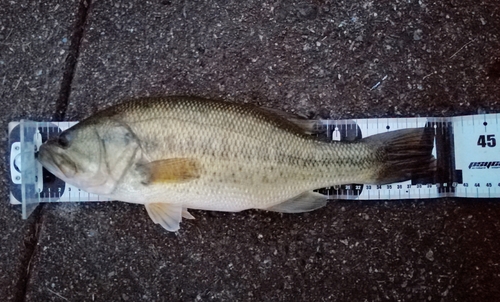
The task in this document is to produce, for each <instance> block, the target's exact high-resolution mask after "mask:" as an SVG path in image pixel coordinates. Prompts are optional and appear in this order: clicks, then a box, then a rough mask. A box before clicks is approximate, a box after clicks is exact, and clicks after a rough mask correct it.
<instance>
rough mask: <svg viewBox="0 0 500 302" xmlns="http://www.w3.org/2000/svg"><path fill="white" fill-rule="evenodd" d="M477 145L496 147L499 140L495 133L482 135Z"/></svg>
mask: <svg viewBox="0 0 500 302" xmlns="http://www.w3.org/2000/svg"><path fill="white" fill-rule="evenodd" d="M477 145H478V146H481V147H483V148H484V147H486V146H488V147H495V146H496V145H497V140H496V139H495V134H488V135H480V136H479V139H478V140H477Z"/></svg>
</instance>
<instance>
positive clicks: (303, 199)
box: [266, 192, 327, 213]
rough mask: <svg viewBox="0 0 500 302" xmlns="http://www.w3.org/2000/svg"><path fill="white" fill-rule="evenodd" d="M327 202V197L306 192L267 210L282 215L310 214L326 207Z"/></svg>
mask: <svg viewBox="0 0 500 302" xmlns="http://www.w3.org/2000/svg"><path fill="white" fill-rule="evenodd" d="M326 201H327V198H326V196H325V195H322V194H319V193H316V192H304V193H302V194H300V195H298V196H295V197H294V198H292V199H289V200H287V201H285V202H282V203H280V204H277V205H275V206H272V207H270V208H268V209H266V210H268V211H274V212H282V213H302V212H309V211H313V210H316V209H319V208H322V207H324V206H325V205H326Z"/></svg>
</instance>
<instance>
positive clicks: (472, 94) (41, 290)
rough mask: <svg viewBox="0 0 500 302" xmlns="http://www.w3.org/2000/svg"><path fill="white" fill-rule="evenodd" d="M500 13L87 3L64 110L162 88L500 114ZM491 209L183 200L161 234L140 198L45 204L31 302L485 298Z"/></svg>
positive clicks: (491, 251) (83, 112)
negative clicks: (179, 216) (197, 205)
mask: <svg viewBox="0 0 500 302" xmlns="http://www.w3.org/2000/svg"><path fill="white" fill-rule="evenodd" d="M499 23H500V18H499V11H498V10H497V9H496V3H495V1H482V2H480V3H477V2H476V1H461V2H460V3H455V2H454V1H445V2H439V3H427V2H425V1H418V2H417V1H404V2H401V1H400V2H390V3H389V2H384V3H374V2H357V1H344V2H336V1H332V2H330V1H320V2H318V1H291V2H287V3H281V2H270V1H245V2H244V3H243V2H237V1H205V2H203V3H195V2H185V1H147V2H143V1H123V2H120V3H112V2H108V1H95V2H92V3H91V5H90V9H89V14H88V19H87V25H86V27H85V33H84V36H83V40H82V44H81V47H80V56H79V60H78V65H77V67H76V70H75V78H74V81H73V85H72V90H71V96H70V103H69V107H68V111H67V115H66V119H69V120H71V119H81V118H83V117H85V116H88V115H89V114H91V113H93V112H95V111H96V110H97V109H100V108H103V107H105V106H107V105H109V104H114V103H117V102H119V101H121V100H124V99H128V98H132V97H140V96H146V95H166V94H168V95H170V94H185V95H197V96H204V97H211V98H222V99H227V100H231V101H235V102H252V103H259V104H263V105H265V106H267V107H273V108H276V109H285V110H289V111H295V112H299V113H304V114H307V115H309V116H311V117H336V118H338V117H342V118H350V117H381V116H390V117H397V116H415V115H423V116H428V115H433V116H443V115H444V116H451V115H457V114H467V113H476V112H477V111H478V110H480V111H486V112H499V109H500V102H499V101H500V93H499V92H500V91H499V88H498V87H499V86H498V84H499V71H498V69H499V68H498V66H499V62H500V54H499V53H498V49H500V48H499V44H500V40H499V35H498V30H497V29H498V28H499V25H500V24H499ZM386 76H387V78H385V77H386ZM384 78H385V80H382V79H384ZM378 82H381V84H380V85H379V86H377V87H376V88H373V87H374V86H375V85H376V84H377V83H378ZM372 88H373V89H372ZM499 212H500V205H499V204H498V201H496V200H493V201H484V200H479V201H478V200H431V201H404V202H397V201H394V202H392V201H391V202H363V203H361V202H331V203H330V204H329V205H328V207H326V208H325V209H321V210H319V211H316V212H312V213H308V214H300V215H282V214H277V213H266V212H258V211H247V212H243V213H214V212H201V211H193V215H194V216H195V217H196V218H197V219H196V220H194V221H189V222H185V223H183V224H182V226H181V227H182V228H181V230H180V232H179V233H178V234H170V233H166V232H165V231H164V230H163V229H161V228H160V227H159V226H156V225H154V224H153V223H152V222H151V221H150V220H149V218H148V216H147V214H146V211H145V210H144V209H143V207H141V206H137V205H130V204H125V203H118V202H109V203H92V204H59V205H58V204H52V205H47V206H45V207H44V208H43V210H42V211H41V219H40V221H39V229H38V230H39V231H38V242H37V247H36V249H35V254H34V256H33V259H32V264H31V268H30V277H29V280H28V287H27V291H26V300H27V301H38V300H49V301H56V300H61V299H63V300H70V301H73V300H92V301H105V300H119V299H121V300H125V301H127V300H128V301H136V300H148V301H164V300H167V301H168V300H173V301H176V300H201V301H205V300H255V301H263V300H282V301H288V300H292V299H294V300H312V301H315V300H318V301H327V300H339V301H352V300H356V301H357V300H370V301H381V300H405V301H412V300H418V301H422V300H428V301H477V300H480V301H481V300H484V301H493V300H496V299H498V298H500V292H499V290H498V286H497V285H498V284H500V269H499V266H498V260H497V259H499V255H500V252H499V245H500V244H499V243H498V242H499V241H498V238H499V235H500V234H499V232H500V231H499V222H498V218H497V217H498V214H499Z"/></svg>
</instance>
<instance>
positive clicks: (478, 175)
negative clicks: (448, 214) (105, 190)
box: [9, 114, 500, 219]
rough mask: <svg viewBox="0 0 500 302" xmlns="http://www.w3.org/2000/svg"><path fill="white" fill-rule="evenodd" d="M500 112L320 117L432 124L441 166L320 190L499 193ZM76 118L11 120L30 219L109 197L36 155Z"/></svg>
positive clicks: (388, 125) (14, 167)
mask: <svg viewBox="0 0 500 302" xmlns="http://www.w3.org/2000/svg"><path fill="white" fill-rule="evenodd" d="M499 119H500V114H481V115H470V116H457V117H446V118H425V117H423V118H379V119H355V120H320V121H318V125H319V126H320V127H322V128H324V129H325V130H326V131H324V134H322V135H323V136H324V137H323V139H325V140H333V141H353V140H356V139H361V138H364V137H367V136H370V135H374V134H378V133H383V132H387V131H393V130H398V129H405V128H418V127H425V126H427V127H432V128H434V129H435V130H434V131H435V133H436V135H435V145H434V150H433V154H434V156H435V157H436V159H437V170H436V173H435V174H434V175H433V176H432V177H428V178H425V179H412V180H408V181H405V182H399V183H394V184H385V185H372V184H345V185H341V186H335V187H330V188H324V189H320V190H318V192H320V193H322V194H325V195H327V196H328V197H329V198H330V199H359V200H378V199H422V198H440V197H465V198H494V197H500V146H499V145H498V144H500V141H498V142H497V139H499V140H500V121H499ZM76 123H77V122H33V121H26V120H23V121H21V122H11V123H9V142H10V172H11V185H10V189H11V190H10V191H11V193H10V201H11V203H12V204H21V205H22V213H23V218H24V219H26V218H27V217H28V216H29V215H30V214H31V212H32V211H33V210H34V209H35V207H36V206H37V205H38V204H39V203H40V202H82V201H106V200H107V199H105V198H102V197H99V196H98V195H95V194H90V193H87V192H85V191H83V190H80V189H78V188H76V187H74V186H72V185H69V184H67V183H65V182H63V181H62V180H60V179H58V178H56V177H55V176H53V175H52V174H51V173H49V172H48V171H47V170H45V169H44V168H43V167H42V166H41V164H40V163H39V162H38V161H36V160H35V152H36V151H37V150H38V148H39V147H40V145H41V144H42V143H43V142H44V141H45V140H47V139H48V138H50V137H52V136H55V135H58V134H59V133H60V132H61V131H63V130H65V129H67V128H69V127H71V126H73V125H74V124H76Z"/></svg>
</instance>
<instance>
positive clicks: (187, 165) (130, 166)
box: [38, 97, 434, 231]
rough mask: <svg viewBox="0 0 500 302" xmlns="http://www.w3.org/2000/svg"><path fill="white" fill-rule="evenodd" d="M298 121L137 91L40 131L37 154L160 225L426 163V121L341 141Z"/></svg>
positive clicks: (294, 209) (405, 174)
mask: <svg viewBox="0 0 500 302" xmlns="http://www.w3.org/2000/svg"><path fill="white" fill-rule="evenodd" d="M304 124H306V123H301V122H298V120H294V121H291V120H290V119H288V118H285V117H284V115H279V114H278V115H276V114H274V113H271V112H268V111H266V110H264V109H262V108H259V107H255V106H250V105H241V104H234V103H227V102H222V101H211V100H205V99H199V98H188V97H165V98H145V99H137V100H133V101H130V102H126V103H123V104H119V105H116V106H113V107H110V108H107V109H105V110H103V111H101V112H98V113H97V114H95V115H93V116H91V117H89V118H87V119H85V120H83V121H81V122H80V123H78V124H76V125H75V126H73V127H72V128H70V129H68V130H66V131H64V132H62V133H61V134H60V135H59V136H58V137H56V138H52V139H50V140H48V141H47V142H45V143H44V144H43V145H42V146H41V148H40V151H39V153H38V160H39V161H40V162H41V163H42V165H43V166H44V167H45V168H46V169H47V170H48V171H50V172H52V173H53V174H54V175H56V176H57V177H59V178H61V179H62V180H64V181H66V182H67V183H69V184H72V185H74V186H76V187H78V188H81V189H83V190H85V191H88V192H90V193H95V194H99V195H102V196H105V197H108V198H110V199H113V200H120V201H125V202H131V203H140V204H144V205H145V207H146V210H147V212H148V214H149V216H150V217H151V219H152V220H153V221H154V222H155V223H159V224H160V225H161V226H163V227H164V228H165V229H167V230H168V231H176V230H178V229H179V223H180V222H181V220H182V218H193V217H192V216H191V214H189V212H188V209H202V210H213V211H231V212H234V211H242V210H246V209H262V210H268V211H277V212H285V213H299V212H306V211H311V210H315V209H318V208H321V207H323V206H324V205H325V204H326V201H327V200H326V197H325V196H324V195H321V194H319V193H316V192H313V190H314V189H318V188H322V187H328V186H333V185H340V184H346V183H372V184H383V183H391V182H398V181H404V180H407V179H410V177H412V176H414V175H417V174H422V173H425V172H426V171H428V170H430V169H432V167H433V163H434V158H433V156H432V154H431V153H432V148H433V131H427V130H426V129H427V128H416V129H405V130H398V131H391V132H387V133H383V134H378V135H374V136H370V137H367V138H364V139H362V140H359V141H356V142H351V143H345V142H343V143H342V142H324V141H320V140H318V139H315V138H314V137H313V136H311V135H309V134H307V130H306V129H305V127H303V125H304Z"/></svg>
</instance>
